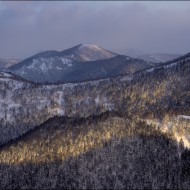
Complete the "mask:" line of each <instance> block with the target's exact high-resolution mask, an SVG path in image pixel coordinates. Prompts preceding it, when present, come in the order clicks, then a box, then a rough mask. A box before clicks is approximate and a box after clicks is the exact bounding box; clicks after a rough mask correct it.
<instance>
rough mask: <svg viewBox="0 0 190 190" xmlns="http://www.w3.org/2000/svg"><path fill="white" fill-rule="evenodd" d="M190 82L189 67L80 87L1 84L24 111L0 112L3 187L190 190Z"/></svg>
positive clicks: (155, 70)
mask: <svg viewBox="0 0 190 190" xmlns="http://www.w3.org/2000/svg"><path fill="white" fill-rule="evenodd" d="M189 81H190V61H189V59H183V60H179V61H178V62H176V63H174V64H173V63H172V64H168V65H167V64H165V65H162V66H160V67H157V68H150V69H148V70H143V71H139V72H137V73H135V74H134V75H131V76H118V77H114V78H109V79H102V80H97V81H90V82H83V83H78V84H59V85H55V84H35V83H30V84H29V83H27V82H23V83H22V85H21V88H20V89H16V88H15V86H16V85H17V84H16V83H13V82H10V81H9V82H6V81H2V82H1V83H0V85H1V87H3V88H1V91H0V92H1V96H4V97H7V94H8V93H7V92H8V91H9V92H10V91H11V90H12V87H13V86H14V88H15V89H16V90H15V91H14V92H13V93H12V96H11V98H12V99H11V100H12V103H13V102H14V104H16V103H17V105H22V106H23V107H21V106H20V107H14V109H13V107H9V109H8V108H7V107H6V105H7V104H6V102H3V103H2V105H3V106H4V107H1V108H0V109H1V110H2V109H5V110H6V111H7V113H6V117H4V118H5V119H4V120H3V119H2V120H0V122H1V128H2V134H1V136H2V139H3V138H6V135H10V136H9V138H6V143H1V147H0V179H1V180H0V187H1V188H2V189H3V188H22V189H25V188H46V189H48V188H70V189H71V188H79V189H124V188H127V189H189V186H190V172H189V171H190V151H189V149H188V148H189V147H188V145H189V144H188V143H189V140H188V139H189V138H190V136H189V134H190V121H189V118H188V116H190V83H189ZM8 96H10V95H9V94H8ZM21 100H22V102H21ZM39 100H41V103H39ZM60 100H64V101H61V102H60ZM6 101H8V99H6ZM0 103H1V102H0ZM63 111H64V114H63V115H62V114H60V113H62V112H63ZM10 113H11V114H12V116H13V117H14V119H15V118H16V120H14V119H13V118H11V117H10ZM26 116H27V118H26ZM8 117H9V119H7V120H6V118H8ZM149 121H150V122H149ZM8 122H9V123H8ZM11 122H12V123H11ZM26 123H29V124H31V125H26ZM41 123H42V124H41ZM164 130H165V131H164ZM23 131H24V132H23ZM11 135H12V136H11ZM10 137H11V138H10ZM13 137H15V138H13ZM184 139H185V140H186V141H188V143H187V142H184Z"/></svg>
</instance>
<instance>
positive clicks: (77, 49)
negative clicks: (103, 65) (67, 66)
mask: <svg viewBox="0 0 190 190" xmlns="http://www.w3.org/2000/svg"><path fill="white" fill-rule="evenodd" d="M62 55H65V56H67V57H69V58H72V59H74V60H80V61H97V60H103V59H109V58H112V57H115V56H117V55H118V54H116V53H113V52H111V51H108V50H106V49H104V48H102V47H100V46H97V45H95V44H79V45H77V46H74V47H72V48H70V49H67V50H64V51H62Z"/></svg>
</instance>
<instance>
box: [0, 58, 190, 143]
mask: <svg viewBox="0 0 190 190" xmlns="http://www.w3.org/2000/svg"><path fill="white" fill-rule="evenodd" d="M188 56H189V54H187V55H186V56H182V57H181V58H180V59H177V60H178V61H174V62H168V63H166V64H163V65H161V66H158V67H150V68H148V69H144V70H141V71H137V72H134V73H133V74H131V75H130V76H129V75H122V76H117V77H114V78H113V77H111V78H105V79H100V80H94V81H86V82H81V83H67V84H54V85H44V84H36V83H31V82H28V81H24V80H19V79H18V78H14V77H13V76H14V75H11V74H8V73H3V72H1V76H0V89H1V93H0V95H1V101H0V113H1V114H0V121H1V125H0V126H1V127H2V130H1V135H0V143H1V144H2V143H4V142H7V141H8V140H10V139H14V138H17V137H18V136H20V135H21V134H23V133H25V132H27V131H28V130H30V129H33V128H35V127H36V126H38V125H40V124H41V123H43V122H45V121H46V120H48V119H50V118H52V117H55V116H69V117H88V116H90V115H96V114H100V113H102V112H105V111H111V110H114V111H119V110H122V112H128V114H129V115H138V117H141V118H143V117H145V116H147V115H152V114H153V113H154V115H155V116H156V117H157V118H160V117H162V116H163V115H164V114H166V113H167V112H168V111H169V110H171V111H172V112H179V110H180V112H179V115H188V111H189V109H188V105H189V99H188V97H189V96H188V89H189V86H188V85H189V82H188V80H189V76H190V74H189V73H190V71H189V57H188ZM182 92H183V93H182ZM179 105H181V106H179ZM161 110H162V111H161ZM149 119H150V118H149ZM5 126H6V127H5ZM13 126H14V127H13Z"/></svg>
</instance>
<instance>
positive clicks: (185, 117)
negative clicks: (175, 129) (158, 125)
mask: <svg viewBox="0 0 190 190" xmlns="http://www.w3.org/2000/svg"><path fill="white" fill-rule="evenodd" d="M177 118H178V119H181V118H182V119H188V120H190V116H188V115H178V116H177Z"/></svg>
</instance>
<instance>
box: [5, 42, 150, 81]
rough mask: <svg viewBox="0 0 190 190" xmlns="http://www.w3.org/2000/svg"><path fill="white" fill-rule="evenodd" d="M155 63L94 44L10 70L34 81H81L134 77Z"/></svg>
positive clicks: (39, 56)
mask: <svg viewBox="0 0 190 190" xmlns="http://www.w3.org/2000/svg"><path fill="white" fill-rule="evenodd" d="M150 66H153V63H151V62H146V61H143V60H140V59H135V58H131V57H128V56H122V55H118V54H116V53H112V52H110V51H108V50H105V49H103V48H101V47H98V46H97V45H93V44H80V45H77V46H75V47H73V48H70V49H67V50H64V51H62V52H57V51H46V52H42V53H39V54H37V55H34V56H32V57H30V58H28V59H25V60H23V61H22V62H20V63H19V64H17V65H14V66H11V67H9V68H8V71H9V72H12V73H13V74H16V75H19V76H21V77H23V78H25V79H27V80H31V81H34V82H40V83H44V82H48V83H57V82H61V83H64V82H76V81H77V82H80V81H86V80H93V79H98V78H107V77H112V76H118V75H122V74H132V73H134V72H135V71H137V70H141V69H145V68H148V67H150Z"/></svg>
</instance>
